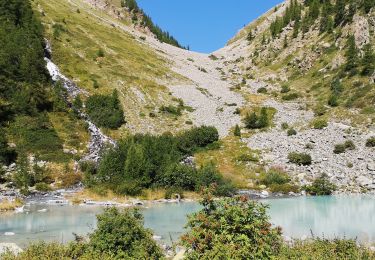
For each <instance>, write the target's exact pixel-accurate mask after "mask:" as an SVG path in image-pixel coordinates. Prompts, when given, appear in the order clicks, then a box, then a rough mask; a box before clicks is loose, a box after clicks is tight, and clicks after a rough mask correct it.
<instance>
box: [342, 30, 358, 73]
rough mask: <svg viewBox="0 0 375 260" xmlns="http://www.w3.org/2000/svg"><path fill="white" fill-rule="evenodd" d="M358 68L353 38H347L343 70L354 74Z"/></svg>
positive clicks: (356, 51)
mask: <svg viewBox="0 0 375 260" xmlns="http://www.w3.org/2000/svg"><path fill="white" fill-rule="evenodd" d="M357 66H358V50H357V47H356V45H355V39H354V36H353V35H351V36H350V37H349V38H348V43H347V51H346V65H345V70H346V71H348V72H351V73H355V71H354V70H355V69H356V68H357Z"/></svg>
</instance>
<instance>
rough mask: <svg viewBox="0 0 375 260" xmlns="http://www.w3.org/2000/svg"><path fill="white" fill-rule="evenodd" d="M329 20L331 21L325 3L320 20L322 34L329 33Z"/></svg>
mask: <svg viewBox="0 0 375 260" xmlns="http://www.w3.org/2000/svg"><path fill="white" fill-rule="evenodd" d="M328 19H329V14H328V7H327V4H326V3H324V4H323V7H322V15H321V18H320V33H324V32H326V31H327V29H328V28H327V25H328Z"/></svg>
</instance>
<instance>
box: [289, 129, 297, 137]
mask: <svg viewBox="0 0 375 260" xmlns="http://www.w3.org/2000/svg"><path fill="white" fill-rule="evenodd" d="M287 135H288V136H292V135H297V131H296V130H294V129H293V128H291V129H289V130H288V131H287Z"/></svg>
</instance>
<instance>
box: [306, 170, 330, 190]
mask: <svg viewBox="0 0 375 260" xmlns="http://www.w3.org/2000/svg"><path fill="white" fill-rule="evenodd" d="M336 189H337V187H336V185H334V184H333V183H331V182H330V180H329V178H328V175H327V174H325V173H323V174H322V175H321V176H320V177H319V178H317V179H315V180H314V182H313V183H312V184H311V185H309V186H306V187H305V190H306V192H307V193H309V194H311V195H316V196H321V195H331V194H332V193H333V192H334V191H335V190H336Z"/></svg>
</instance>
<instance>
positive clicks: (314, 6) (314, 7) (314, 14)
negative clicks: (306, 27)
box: [309, 0, 320, 20]
mask: <svg viewBox="0 0 375 260" xmlns="http://www.w3.org/2000/svg"><path fill="white" fill-rule="evenodd" d="M319 14H320V4H319V2H318V1H317V0H314V1H313V2H312V3H311V5H310V8H309V16H310V18H311V19H312V20H315V19H317V18H318V17H319Z"/></svg>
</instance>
